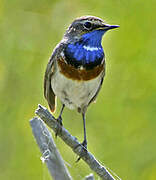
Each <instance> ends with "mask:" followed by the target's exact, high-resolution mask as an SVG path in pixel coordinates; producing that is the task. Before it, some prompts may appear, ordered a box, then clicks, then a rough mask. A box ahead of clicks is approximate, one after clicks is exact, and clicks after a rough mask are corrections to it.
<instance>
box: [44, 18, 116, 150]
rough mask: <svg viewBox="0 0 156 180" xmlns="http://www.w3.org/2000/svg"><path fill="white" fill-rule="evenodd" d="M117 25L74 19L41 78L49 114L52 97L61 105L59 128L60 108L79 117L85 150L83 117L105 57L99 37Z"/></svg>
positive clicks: (98, 85) (98, 82)
mask: <svg viewBox="0 0 156 180" xmlns="http://www.w3.org/2000/svg"><path fill="white" fill-rule="evenodd" d="M117 27H119V26H118V25H109V24H106V23H105V22H104V21H103V20H102V19H100V18H98V17H94V16H83V17H80V18H77V19H75V20H74V21H73V22H72V24H71V25H70V26H69V27H68V29H67V31H66V32H65V34H64V37H63V39H62V40H61V42H60V43H59V44H58V45H57V46H56V48H55V49H54V51H53V53H52V56H51V58H50V60H49V62H48V65H47V68H46V72H45V77H44V96H45V98H46V99H47V101H48V104H49V107H50V109H51V111H52V112H54V111H55V108H56V97H58V98H59V99H60V101H61V102H62V109H61V112H60V115H59V117H58V118H57V120H58V122H59V123H60V125H62V117H61V116H62V112H63V109H64V107H65V106H66V107H68V108H69V109H77V111H78V112H79V113H81V114H82V118H83V127H84V140H83V142H82V145H83V147H84V148H85V149H87V138H86V125H85V114H86V111H87V108H88V106H89V105H90V104H91V103H92V102H94V101H95V100H96V98H97V95H98V93H99V91H100V89H101V86H102V83H103V79H104V76H105V54H104V51H103V48H102V45H101V41H102V37H103V35H104V34H105V33H106V32H107V31H108V30H110V29H114V28H117Z"/></svg>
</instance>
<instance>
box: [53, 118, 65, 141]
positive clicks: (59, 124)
mask: <svg viewBox="0 0 156 180" xmlns="http://www.w3.org/2000/svg"><path fill="white" fill-rule="evenodd" d="M56 120H57V122H58V125H57V128H56V133H55V137H56V138H57V136H58V134H61V133H62V126H63V123H62V117H61V116H59V117H58V118H57V119H56Z"/></svg>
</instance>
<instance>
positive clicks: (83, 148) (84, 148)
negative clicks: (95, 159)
mask: <svg viewBox="0 0 156 180" xmlns="http://www.w3.org/2000/svg"><path fill="white" fill-rule="evenodd" d="M78 146H81V147H82V151H81V154H80V157H79V158H78V159H77V160H76V163H77V162H79V161H80V159H81V158H82V157H84V156H86V154H87V152H88V151H87V141H86V140H84V141H83V142H82V143H81V144H79V145H77V146H76V147H75V149H76V148H77V147H78Z"/></svg>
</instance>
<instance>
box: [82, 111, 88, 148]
mask: <svg viewBox="0 0 156 180" xmlns="http://www.w3.org/2000/svg"><path fill="white" fill-rule="evenodd" d="M82 118H83V130H84V140H83V142H82V145H83V146H84V147H85V149H86V150H87V137H86V117H85V113H82Z"/></svg>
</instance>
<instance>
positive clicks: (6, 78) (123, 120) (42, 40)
mask: <svg viewBox="0 0 156 180" xmlns="http://www.w3.org/2000/svg"><path fill="white" fill-rule="evenodd" d="M155 7H156V1H155V0H149V1H144V0H138V1H136V0H131V1H126V0H125V1H124V0H119V1H115V0H101V1H93V0H92V1H91V0H86V1H84V0H75V1H72V0H38V1H35V0H27V1H25V0H10V1H9V0H0V179H3V180H10V179H16V180H21V179H22V180H27V179H30V180H31V179H33V180H50V176H49V174H48V171H47V168H46V166H45V164H43V163H42V162H41V160H40V157H41V154H40V152H39V149H38V147H37V146H36V142H35V141H34V138H33V136H32V132H31V128H30V125H29V120H30V119H31V118H32V117H33V116H34V111H35V109H36V108H37V105H38V104H39V103H40V104H42V105H44V106H46V107H48V106H47V103H46V101H45V99H44V97H43V76H44V71H45V68H46V64H47V62H48V59H49V57H50V56H51V53H52V50H53V48H54V47H55V46H56V44H57V43H58V42H59V41H60V40H61V38H62V36H63V33H64V32H65V29H66V28H67V27H68V25H69V24H70V23H71V21H72V20H73V19H74V18H76V17H78V16H82V15H95V16H99V17H101V18H103V19H105V21H106V22H107V23H110V24H119V25H120V28H119V29H116V30H113V31H110V32H108V33H107V34H106V35H105V36H104V38H103V47H104V49H105V54H106V58H107V59H106V60H107V73H106V78H105V80H104V84H103V88H102V90H101V92H100V95H99V97H98V100H97V103H96V104H93V105H91V106H90V107H89V109H88V113H87V135H88V148H89V150H90V151H91V152H92V153H93V154H94V155H95V156H96V158H97V159H98V160H99V161H100V162H103V163H104V164H105V165H106V166H107V167H109V168H110V169H111V170H112V171H114V172H115V173H116V174H117V175H118V176H119V177H120V178H122V179H123V180H155V179H156V78H155V77H156V46H155V45H156V33H155V32H156V13H155ZM59 109H60V104H59V103H58V108H57V112H56V114H55V116H57V115H58V112H59ZM63 120H64V126H65V127H66V128H67V129H68V130H69V131H70V132H71V133H72V134H73V135H74V136H76V137H77V138H78V139H79V140H80V141H82V139H83V129H82V119H81V116H80V114H78V113H77V112H76V111H70V110H68V109H65V111H64V114H63ZM56 144H57V146H58V148H59V150H60V152H61V153H62V154H63V158H64V159H65V161H66V162H67V164H69V166H68V168H69V171H70V173H71V175H72V176H73V178H74V179H76V180H79V179H82V178H83V177H84V176H85V175H87V174H89V173H90V172H91V171H90V169H89V168H88V167H87V166H86V164H85V163H83V161H80V162H79V163H75V160H76V159H77V156H76V155H75V154H74V153H73V152H72V151H71V149H70V148H68V147H67V146H66V145H64V143H63V142H62V141H61V140H60V139H59V138H58V139H57V140H56ZM96 178H97V176H96Z"/></svg>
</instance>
